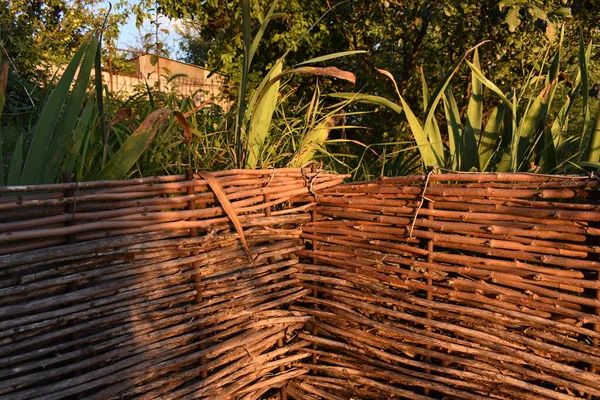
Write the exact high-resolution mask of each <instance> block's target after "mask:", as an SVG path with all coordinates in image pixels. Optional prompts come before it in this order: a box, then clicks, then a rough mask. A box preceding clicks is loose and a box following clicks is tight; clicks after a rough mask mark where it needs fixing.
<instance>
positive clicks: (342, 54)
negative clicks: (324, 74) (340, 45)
mask: <svg viewBox="0 0 600 400" xmlns="http://www.w3.org/2000/svg"><path fill="white" fill-rule="evenodd" d="M365 53H368V51H367V50H349V51H340V52H338V53H331V54H326V55H324V56H319V57H315V58H311V59H310V60H306V61H302V62H301V63H298V64H296V65H294V67H300V66H302V65H309V64H316V63H319V62H323V61H329V60H334V59H336V58H341V57H347V56H352V55H355V54H365Z"/></svg>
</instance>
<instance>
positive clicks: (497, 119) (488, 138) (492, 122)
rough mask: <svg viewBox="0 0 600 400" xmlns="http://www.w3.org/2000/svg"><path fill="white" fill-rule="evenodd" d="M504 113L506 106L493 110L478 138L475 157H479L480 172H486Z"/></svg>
mask: <svg viewBox="0 0 600 400" xmlns="http://www.w3.org/2000/svg"><path fill="white" fill-rule="evenodd" d="M505 111H506V106H505V105H504V104H500V105H498V106H497V107H495V108H494V111H492V114H491V115H490V118H489V119H488V121H487V123H486V124H485V128H484V129H483V132H482V134H481V136H480V138H479V146H478V148H477V155H478V157H479V169H480V170H481V171H482V172H485V171H487V170H488V168H489V164H490V161H491V159H492V155H493V154H494V149H495V148H496V147H497V145H498V140H500V133H501V131H502V121H503V120H504V114H505Z"/></svg>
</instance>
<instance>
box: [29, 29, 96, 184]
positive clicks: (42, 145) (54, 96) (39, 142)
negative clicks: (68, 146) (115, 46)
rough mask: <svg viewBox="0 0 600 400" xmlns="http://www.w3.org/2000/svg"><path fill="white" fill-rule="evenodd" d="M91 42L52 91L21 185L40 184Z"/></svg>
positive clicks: (36, 131) (86, 44) (77, 53)
mask: <svg viewBox="0 0 600 400" xmlns="http://www.w3.org/2000/svg"><path fill="white" fill-rule="evenodd" d="M90 43H91V41H90V42H88V43H84V44H82V45H81V47H79V50H77V52H76V53H75V55H74V56H73V58H72V59H71V62H69V65H68V66H67V68H66V69H65V71H64V73H63V76H62V77H61V78H60V81H59V82H58V85H56V87H55V88H54V89H53V90H52V93H51V94H50V97H49V98H48V101H47V102H46V104H45V105H44V109H43V111H42V114H41V115H40V118H39V120H38V122H37V126H36V128H35V131H34V132H33V138H32V140H31V144H30V145H29V150H28V152H27V157H26V158H25V165H24V167H23V175H22V176H21V184H23V185H29V184H37V183H39V179H40V174H41V172H42V169H43V164H44V160H45V158H46V152H47V151H48V146H49V144H50V141H51V140H52V135H53V133H54V130H55V128H56V124H57V122H58V119H59V117H60V114H61V111H62V108H63V105H64V104H65V100H66V98H67V95H68V93H69V88H70V87H71V83H72V82H73V77H74V76H75V73H76V71H77V69H78V67H79V64H80V62H81V58H82V57H83V54H84V53H85V51H86V49H87V48H88V46H89V45H90Z"/></svg>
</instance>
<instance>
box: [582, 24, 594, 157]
mask: <svg viewBox="0 0 600 400" xmlns="http://www.w3.org/2000/svg"><path fill="white" fill-rule="evenodd" d="M591 48H592V42H591V41H590V44H589V46H588V50H587V51H586V50H585V45H584V42H583V32H581V33H580V37H579V72H580V74H581V100H582V102H583V124H582V126H583V130H582V132H581V140H580V142H579V152H580V154H583V152H584V150H585V141H586V139H587V138H588V125H589V121H590V110H589V107H588V102H589V74H588V65H589V60H590V53H591Z"/></svg>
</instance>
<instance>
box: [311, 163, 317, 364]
mask: <svg viewBox="0 0 600 400" xmlns="http://www.w3.org/2000/svg"><path fill="white" fill-rule="evenodd" d="M310 172H311V173H313V174H315V173H317V166H316V165H315V164H313V165H311V167H310ZM315 200H316V199H315ZM310 222H311V223H313V224H314V223H315V222H317V211H316V210H315V209H314V208H313V209H312V210H310ZM317 249H318V241H317V239H313V240H312V251H313V252H316V251H317ZM312 263H313V265H316V264H317V258H316V257H312ZM312 296H313V297H318V296H319V292H318V291H317V289H313V290H312ZM318 332H319V330H318V329H317V327H316V326H314V325H313V330H312V335H313V336H317V333H318ZM312 349H313V350H316V349H317V344H316V343H314V342H313V344H312ZM312 363H313V364H314V365H316V364H317V354H316V353H313V355H312ZM311 374H313V375H315V374H316V370H315V369H313V370H312V371H311Z"/></svg>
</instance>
